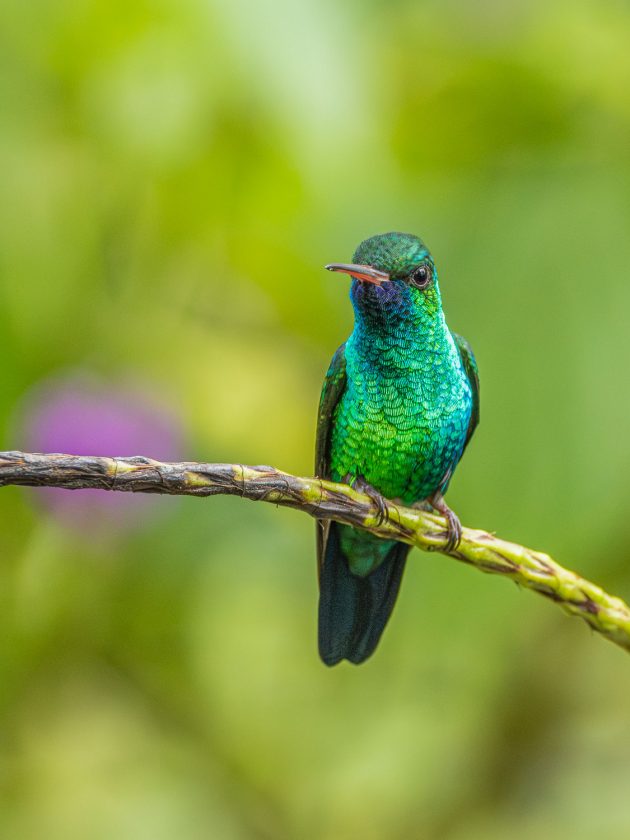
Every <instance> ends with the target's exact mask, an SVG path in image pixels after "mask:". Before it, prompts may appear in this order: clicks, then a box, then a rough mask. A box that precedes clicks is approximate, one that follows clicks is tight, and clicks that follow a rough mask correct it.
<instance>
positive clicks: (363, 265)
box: [315, 232, 479, 665]
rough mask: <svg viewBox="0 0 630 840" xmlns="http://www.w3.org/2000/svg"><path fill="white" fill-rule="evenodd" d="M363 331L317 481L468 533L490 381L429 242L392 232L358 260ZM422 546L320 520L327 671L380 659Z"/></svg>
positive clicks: (324, 424)
mask: <svg viewBox="0 0 630 840" xmlns="http://www.w3.org/2000/svg"><path fill="white" fill-rule="evenodd" d="M326 268H327V269H328V270H329V271H337V272H342V273H344V274H348V275H349V276H350V277H351V278H352V284H351V287H350V300H351V302H352V306H353V308H354V329H353V331H352V334H351V335H350V337H349V338H348V339H347V341H345V342H344V343H343V344H342V345H341V347H339V349H338V350H337V352H336V353H335V355H334V356H333V359H332V362H331V364H330V367H329V369H328V372H327V374H326V377H325V380H324V384H323V387H322V393H321V399H320V404H319V414H318V421H317V439H316V453H315V474H316V475H317V476H318V477H319V478H324V479H329V480H331V481H336V482H343V483H346V484H350V485H351V486H353V487H354V488H355V489H357V490H359V491H360V492H363V493H366V494H367V495H369V496H370V497H371V498H372V499H373V500H374V501H375V502H376V504H377V505H378V507H379V510H380V511H381V512H382V513H383V515H384V514H385V511H386V505H385V499H392V500H394V501H396V502H398V503H400V504H404V505H413V506H416V507H422V508H424V509H429V510H430V509H433V510H435V511H437V512H438V513H440V514H442V515H443V516H444V517H445V518H446V521H447V523H448V534H447V540H448V542H447V548H448V550H453V549H455V548H456V547H457V545H458V543H459V540H460V538H461V525H460V523H459V519H458V518H457V516H456V514H455V513H454V512H453V511H452V510H451V509H450V508H449V507H448V505H447V504H446V502H445V501H444V494H445V493H446V490H447V487H448V485H449V482H450V480H451V478H452V476H453V472H454V470H455V467H456V466H457V464H458V463H459V460H460V458H461V457H462V454H463V452H464V449H465V448H466V446H467V444H468V442H469V441H470V439H471V437H472V435H473V432H474V431H475V428H476V427H477V424H478V423H479V376H478V370H477V363H476V361H475V357H474V355H473V352H472V349H471V347H470V345H469V344H468V342H467V341H466V340H465V339H464V338H462V337H461V336H459V335H457V334H456V333H453V332H451V330H450V329H449V328H448V326H447V325H446V321H445V318H444V312H443V310H442V301H441V297H440V288H439V285H438V275H437V269H436V267H435V263H434V261H433V257H432V256H431V254H430V253H429V250H428V248H427V247H426V245H425V244H424V242H423V241H422V240H421V239H419V238H418V237H417V236H414V235H413V234H409V233H398V232H391V233H384V234H379V235H377V236H372V237H370V238H369V239H366V240H364V241H363V242H361V244H360V245H359V247H358V248H357V249H356V251H355V252H354V256H353V257H352V262H351V263H330V264H329V265H327V266H326ZM409 550H410V546H408V545H405V544H404V543H400V542H396V541H393V540H383V539H379V538H378V537H375V536H374V535H373V534H369V533H368V532H366V531H361V530H359V529H356V528H352V527H350V526H348V525H341V524H340V523H337V522H332V521H330V520H328V521H324V520H318V522H317V560H318V575H319V589H320V594H319V616H318V623H319V628H318V645H319V654H320V656H321V658H322V660H323V662H324V663H325V664H326V665H336V664H337V663H338V662H340V661H341V660H342V659H347V660H348V661H350V662H352V663H354V664H355V665H358V664H359V663H361V662H363V661H365V660H366V659H367V658H368V657H369V656H371V655H372V653H373V652H374V650H375V649H376V646H377V645H378V642H379V639H380V637H381V634H382V633H383V630H384V628H385V625H386V624H387V621H388V619H389V616H390V615H391V612H392V610H393V608H394V604H395V602H396V598H397V596H398V590H399V588H400V582H401V579H402V575H403V571H404V568H405V562H406V559H407V554H408V553H409Z"/></svg>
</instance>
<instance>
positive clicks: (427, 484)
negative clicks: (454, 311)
mask: <svg viewBox="0 0 630 840" xmlns="http://www.w3.org/2000/svg"><path fill="white" fill-rule="evenodd" d="M471 404H472V399H471V392H470V386H469V384H468V381H467V379H466V377H465V375H464V373H463V370H462V369H461V365H460V364H459V359H458V357H454V356H452V355H451V354H449V353H434V354H429V353H427V354H426V358H425V359H424V361H422V362H421V363H418V362H417V361H416V362H415V363H414V366H413V367H411V368H404V367H402V366H400V367H394V366H390V367H388V368H387V369H386V370H383V369H379V368H378V367H375V366H373V365H368V364H362V363H361V360H356V361H354V360H352V359H350V360H349V364H348V368H347V387H346V390H345V393H344V396H343V398H342V399H341V400H340V403H339V405H338V407H337V412H336V416H335V421H334V424H333V434H332V440H331V465H332V467H333V470H334V472H335V473H336V475H335V476H334V477H335V479H336V480H342V479H343V478H344V477H345V476H346V475H348V474H350V475H352V476H354V475H361V476H363V477H364V478H365V480H366V481H367V482H368V483H369V484H371V485H373V486H374V487H375V488H376V489H377V490H379V491H380V492H381V493H383V494H384V495H385V496H388V497H389V498H401V499H403V500H404V501H405V502H407V503H411V502H413V501H416V500H418V499H422V498H426V497H427V496H429V495H430V494H431V493H433V492H434V491H435V490H436V489H438V487H439V486H440V484H441V482H442V481H443V479H444V476H445V475H446V474H447V473H448V472H449V470H450V469H452V468H454V466H455V464H456V463H457V461H458V460H459V457H460V456H461V451H462V448H463V444H464V440H465V437H466V431H467V428H468V422H469V420H470V411H471Z"/></svg>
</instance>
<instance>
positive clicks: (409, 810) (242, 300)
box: [0, 0, 630, 840]
mask: <svg viewBox="0 0 630 840" xmlns="http://www.w3.org/2000/svg"><path fill="white" fill-rule="evenodd" d="M629 42H630V6H629V5H628V3H626V2H620V1H618V2H615V1H614V0H603V2H602V0H572V2H569V0H564V1H563V0H554V2H549V0H547V1H546V2H543V0H540V2H536V0H533V1H532V2H518V1H517V2H513V3H510V4H505V3H501V2H499V0H484V2H481V3H475V4H473V3H466V2H463V0H446V2H445V1H444V0H432V1H431V2H422V3H416V2H389V3H384V2H378V0H372V2H362V3H359V2H357V0H354V2H349V3H345V4H339V3H333V2H332V0H323V1H322V0H319V2H315V0H305V2H301V3H292V2H290V0H262V1H261V2H253V0H250V2H244V0H232V2H229V3H228V2H223V3H220V2H212V0H155V1H154V2H149V0H125V2H121V0H108V2H105V0H91V2H90V1H89V0H79V2H77V0H55V2H53V0H33V1H32V2H30V3H21V2H18V0H8V2H7V0H5V2H3V3H2V4H1V5H0V96H1V101H2V116H1V126H0V172H1V180H2V189H1V190H0V272H1V285H0V352H1V358H2V388H1V390H0V435H1V441H0V444H1V445H2V447H3V448H23V447H26V446H29V445H33V446H34V445H38V443H39V445H44V444H42V443H41V440H42V438H41V434H45V431H46V428H47V423H48V419H47V418H48V416H47V414H46V412H47V411H48V409H47V408H46V400H45V399H44V398H43V397H42V393H47V394H49V396H50V394H51V393H54V392H55V389H57V391H59V389H60V388H61V391H63V387H61V385H60V384H59V383H68V382H69V383H74V385H72V387H74V388H76V389H78V390H79V391H81V389H82V388H83V389H84V395H85V399H86V401H87V403H89V402H90V400H92V398H93V396H94V393H95V392H96V391H98V390H99V389H101V392H102V394H103V395H104V397H103V398H104V399H106V400H107V395H108V394H109V395H114V394H118V395H120V401H121V402H122V404H123V405H122V408H121V411H122V412H123V414H124V412H125V410H126V409H125V405H126V400H127V397H126V396H125V395H129V394H130V393H135V392H138V393H139V392H141V391H142V392H144V391H146V392H147V393H150V394H151V395H152V396H151V400H152V402H151V403H150V405H151V406H152V407H151V408H150V409H148V410H149V411H150V412H151V413H153V414H154V415H155V417H156V418H158V417H159V416H160V413H161V412H164V414H165V415H166V414H168V416H169V417H170V418H171V421H169V422H172V423H173V424H174V425H175V426H176V427H177V429H178V431H177V432H174V433H173V441H174V442H173V446H174V447H176V448H177V451H178V452H179V454H180V456H181V457H185V458H190V459H201V460H214V461H230V462H231V461H236V462H244V463H265V464H266V463H270V464H274V465H276V466H278V467H280V468H282V469H285V470H288V471H293V472H296V473H298V474H309V473H310V472H311V470H312V450H313V441H314V435H315V412H316V406H317V401H318V398H319V388H320V384H321V381H322V378H323V374H324V371H325V369H326V367H327V364H328V360H329V358H330V356H331V355H332V353H333V351H334V350H335V348H336V347H337V346H338V344H339V343H340V342H341V341H342V340H343V339H344V338H345V337H346V336H347V334H348V333H349V331H350V329H351V323H352V313H351V307H350V304H349V302H348V300H347V290H348V287H347V283H346V281H345V280H344V279H343V278H341V277H339V276H334V275H331V274H328V273H326V272H324V271H323V269H322V266H323V264H324V263H326V262H329V261H332V260H347V259H349V258H350V256H351V254H352V251H353V249H354V247H355V245H356V244H357V243H358V242H359V241H360V240H361V239H363V238H364V237H366V236H368V235H371V234H373V233H377V232H382V231H385V230H391V229H400V230H409V231H412V232H416V233H419V234H421V235H422V236H423V237H424V238H425V239H426V241H427V242H428V244H429V246H430V248H431V250H432V251H433V253H434V255H435V258H436V260H437V263H438V266H439V268H440V277H441V285H442V291H443V297H444V301H445V307H446V310H447V315H448V319H449V323H450V325H451V326H452V327H453V328H454V329H456V330H457V331H458V332H461V333H463V334H464V335H465V336H466V337H467V338H468V339H469V340H470V341H471V343H472V344H473V346H474V348H475V351H476V354H477V358H478V360H479V365H480V369H481V381H482V421H481V426H480V429H479V431H478V432H477V435H476V438H475V441H474V443H473V445H472V447H471V448H470V449H469V451H468V452H467V453H466V457H465V459H464V461H463V463H462V465H461V466H460V468H459V470H458V473H457V475H456V478H455V480H454V482H453V485H452V489H451V492H450V494H449V501H450V503H451V504H452V506H453V507H454V508H455V509H456V510H457V511H458V512H459V514H460V516H461V518H462V520H463V521H464V523H465V524H469V525H473V526H477V527H485V528H489V529H492V530H496V531H497V532H498V533H500V534H501V535H502V536H506V537H509V538H512V539H515V540H518V541H522V542H525V543H526V544H528V545H532V546H533V547H537V548H541V549H545V550H547V551H549V552H551V553H552V554H553V555H554V556H555V557H557V559H558V560H559V561H560V562H563V563H564V564H565V565H568V566H570V567H573V568H575V569H576V570H578V571H580V572H581V573H583V574H585V575H587V576H591V577H593V578H594V579H595V580H596V581H597V582H599V583H601V584H602V585H604V586H605V587H606V588H608V589H610V590H612V591H614V592H617V593H618V594H620V595H622V596H624V595H625V596H626V597H627V596H628V595H630V562H629V561H630V557H629V556H628V548H627V546H628V544H629V539H630V517H629V516H628V513H627V511H628V506H629V504H630V501H629V499H628V493H627V488H628V474H629V467H630V442H629V439H628V434H627V428H628V417H629V416H630V389H628V388H627V387H626V383H627V381H628V359H629V358H630V337H629V331H628V309H629V307H630V284H629V282H628V277H629V272H630V235H629V231H630V154H629V152H630V97H629V96H628V91H629V90H630V50H628V43H629ZM81 383H89V386H88V385H85V384H83V385H82V384H81ZM130 383H131V384H130ZM64 387H65V386H64ZM62 398H63V394H62ZM42 399H44V402H42ZM38 401H39V402H38ZM158 406H162V407H161V408H160V407H158ZM67 411H68V417H69V419H68V423H69V424H70V425H68V426H67V429H69V432H68V433H69V434H70V435H74V434H77V435H78V434H79V432H77V431H75V430H74V426H73V425H72V424H73V423H75V424H79V425H80V424H81V422H85V416H87V415H85V416H84V415H83V414H82V412H81V411H78V412H77V411H74V410H72V409H71V408H70V409H67ZM34 415H37V417H36V418H35V419H33V418H34ZM37 423H39V427H38V428H40V437H39V438H37V439H34V438H33V432H32V431H31V432H28V429H29V428H32V426H33V424H35V425H37ZM29 424H30V425H29ZM62 425H63V423H62ZM132 425H133V423H132ZM148 425H149V423H148V421H147V423H146V426H147V428H148ZM42 428H43V429H44V432H41V429H42ZM110 432H112V428H111V426H110V424H109V423H108V422H105V421H103V428H102V429H101V430H100V432H99V434H100V438H99V437H98V436H96V437H95V440H94V443H93V448H96V447H101V449H102V452H106V451H111V450H114V449H115V448H116V446H117V445H118V448H119V450H122V449H125V448H126V449H130V448H131V447H132V446H133V449H134V450H135V451H118V453H117V454H138V453H141V454H145V455H150V456H154V457H164V450H163V449H160V447H159V446H158V445H157V444H151V441H152V440H153V438H152V437H151V435H150V434H148V433H147V435H146V438H145V437H144V434H145V423H144V422H136V428H135V432H134V434H135V435H136V437H135V438H134V437H133V436H132V442H131V443H127V444H122V443H121V444H118V443H117V439H115V435H114V437H112V436H111V435H110ZM112 434H113V433H112ZM29 435H30V437H29ZM95 435H96V432H95ZM108 435H110V436H109V437H108ZM177 441H179V442H177ZM49 445H51V446H54V445H55V444H54V441H52V442H51V443H50V444H49ZM149 450H150V451H149ZM112 454H113V452H112ZM65 495H66V496H68V495H70V494H65ZM125 499H126V497H125ZM127 501H129V500H126V502H125V503H127ZM152 501H153V505H152V506H150V508H151V509H149V508H146V509H145V508H142V509H140V508H139V509H138V515H137V517H135V515H134V522H133V523H129V522H128V521H125V522H122V521H121V520H119V519H118V518H117V517H118V516H119V514H120V511H118V512H117V511H116V510H112V511H111V512H110V513H109V514H107V515H105V519H104V521H100V522H94V523H93V527H92V520H91V519H90V516H94V515H95V514H94V511H93V510H92V512H91V513H90V512H89V511H88V512H87V513H86V514H85V516H86V519H85V521H84V522H83V524H82V526H79V527H77V523H76V522H75V523H74V524H73V522H72V521H70V520H68V518H64V516H63V515H61V514H60V512H59V509H58V504H52V503H49V502H48V501H46V499H45V497H44V496H43V495H41V496H40V494H38V493H37V492H36V491H33V492H31V493H28V492H26V491H21V490H18V489H16V488H7V489H4V490H2V491H1V492H0V521H1V522H2V526H1V528H0V560H1V562H0V710H1V711H0V732H1V739H0V835H1V836H2V837H6V838H10V840H13V838H17V839H18V840H22V838H42V837H46V838H51V840H57V838H59V840H61V838H63V839H64V840H75V838H76V840H83V838H90V840H91V839H92V838H96V840H101V838H103V840H110V838H134V840H137V839H138V838H140V840H143V838H146V840H162V839H164V840H170V838H173V837H178V838H186V839H187V840H188V838H190V840H197V838H210V837H213V838H214V837H216V838H228V839H229V840H231V838H247V839H249V838H268V840H283V839H284V838H287V840H289V839H291V840H293V838H305V840H309V839H310V838H318V840H319V838H325V840H332V838H334V840H344V839H345V838H356V837H361V838H364V840H380V839H381V838H388V840H396V839H397V838H400V840H403V839H404V840H407V838H422V840H431V839H432V838H448V840H477V838H484V840H492V838H504V837H506V836H510V837H511V838H515V840H529V839H530V838H540V837H545V838H565V837H567V838H568V837H571V838H577V840H580V838H587V837H588V838H590V837H592V836H593V835H594V834H597V836H598V837H600V838H613V837H615V838H617V837H622V836H628V833H629V832H630V809H629V807H628V785H629V783H630V752H629V750H628V737H629V734H630V712H629V711H628V696H629V694H630V661H629V660H628V658H627V656H625V655H624V654H623V653H622V652H621V651H620V650H618V649H616V648H614V647H613V646H611V645H609V644H606V643H605V642H604V641H602V640H601V639H599V638H596V637H595V636H594V635H593V634H591V633H589V632H588V631H587V629H586V628H585V627H584V626H583V625H582V624H580V623H579V622H577V621H575V620H570V619H568V618H566V617H565V616H564V615H563V614H562V613H561V612H560V610H558V609H557V608H555V607H554V606H553V605H552V604H550V603H548V602H546V601H544V600H543V599H541V598H537V597H535V596H533V595H531V594H528V593H525V594H524V593H522V592H521V591H519V590H518V589H517V588H516V587H515V586H511V585H510V584H508V583H507V582H506V581H502V580H498V579H495V578H486V577H484V576H482V575H479V574H478V573H476V572H474V571H472V570H470V569H467V568H465V567H464V566H460V565H458V564H457V563H454V562H452V561H450V560H445V559H444V558H441V557H439V556H432V555H431V556H430V555H426V554H422V553H420V552H415V553H414V554H413V555H412V557H411V562H410V563H409V565H408V570H407V573H406V577H405V581H404V585H403V587H402V592H401V597H400V599H399V603H398V606H397V608H396V610H395V613H394V617H393V620H392V622H391V624H390V626H389V628H388V630H387V632H386V634H385V636H384V639H383V642H382V644H381V646H380V648H379V650H378V651H377V654H376V655H375V656H374V658H373V659H372V660H371V661H370V662H369V663H367V664H366V665H364V666H362V667H361V668H358V669H357V668H353V667H351V666H347V665H343V666H340V667H338V668H336V669H334V670H327V669H326V668H325V667H324V666H323V665H321V664H320V662H319V660H318V658H317V653H316V602H317V592H316V576H315V560H314V545H313V543H314V539H313V538H314V534H313V524H312V522H311V521H310V520H309V519H308V518H307V517H306V516H304V515H300V514H297V513H293V512H289V511H286V510H276V509H275V508H274V507H273V506H271V505H252V504H250V503H247V502H243V501H240V500H237V499H225V498H223V499H215V500H206V501H200V500H195V499H184V500H176V499H166V500H164V499H158V500H152ZM57 502H58V497H57ZM129 503H130V504H131V501H129ZM108 516H109V517H110V518H109V519H108V518H107V517H108Z"/></svg>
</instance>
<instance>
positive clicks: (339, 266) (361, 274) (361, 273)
mask: <svg viewBox="0 0 630 840" xmlns="http://www.w3.org/2000/svg"><path fill="white" fill-rule="evenodd" d="M326 268H327V269H328V271H341V272H343V273H344V274H349V275H350V276H351V277H356V279H357V280H360V281H361V282H362V283H374V285H375V286H380V285H381V283H387V282H388V280H389V274H388V273H387V272H386V271H380V270H379V269H378V268H373V267H372V266H371V265H353V264H352V263H329V264H328V265H327V266H326Z"/></svg>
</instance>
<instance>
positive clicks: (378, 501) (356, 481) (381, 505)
mask: <svg viewBox="0 0 630 840" xmlns="http://www.w3.org/2000/svg"><path fill="white" fill-rule="evenodd" d="M344 481H346V483H347V484H349V485H350V486H351V487H353V488H354V489H355V490H358V491H359V493H365V495H366V496H367V497H368V498H369V499H371V500H372V501H373V502H374V504H375V505H376V507H377V513H376V527H377V528H380V527H381V525H382V524H383V522H386V521H387V520H388V519H389V509H388V507H387V502H386V500H385V496H383V494H382V493H379V492H378V490H376V489H375V488H374V487H372V485H371V484H368V482H367V481H366V480H365V479H364V478H363V476H361V475H358V476H356V477H355V478H353V479H350V478H349V477H346V478H345V479H344Z"/></svg>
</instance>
